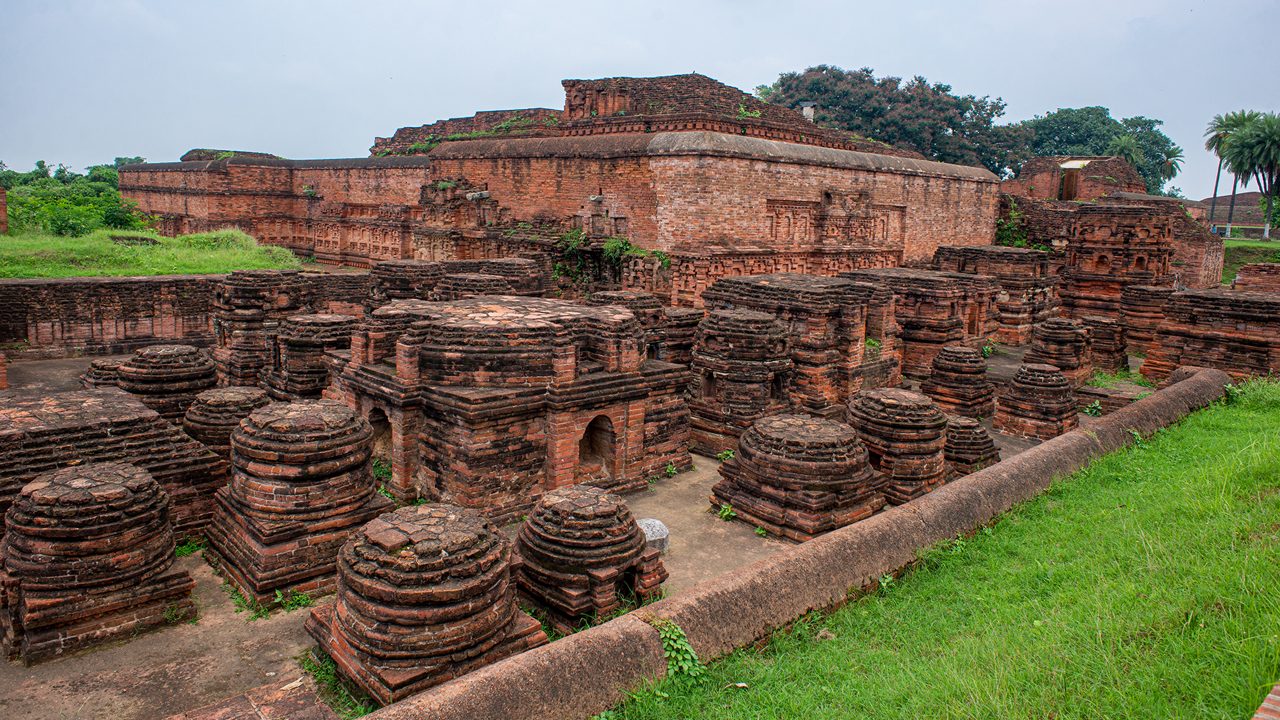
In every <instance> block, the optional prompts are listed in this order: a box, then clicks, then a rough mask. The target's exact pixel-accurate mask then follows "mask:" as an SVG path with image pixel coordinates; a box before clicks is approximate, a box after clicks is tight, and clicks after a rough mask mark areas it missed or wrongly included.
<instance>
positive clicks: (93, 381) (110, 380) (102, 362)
mask: <svg viewBox="0 0 1280 720" xmlns="http://www.w3.org/2000/svg"><path fill="white" fill-rule="evenodd" d="M123 362H124V360H123V359H121V358H97V359H96V360H92V361H90V363H89V367H88V368H87V369H86V370H85V371H84V372H83V373H80V387H83V388H85V389H86V390H92V389H94V388H100V387H105V386H108V385H110V386H113V387H114V386H116V384H117V383H118V382H119V381H120V364H121V363H123Z"/></svg>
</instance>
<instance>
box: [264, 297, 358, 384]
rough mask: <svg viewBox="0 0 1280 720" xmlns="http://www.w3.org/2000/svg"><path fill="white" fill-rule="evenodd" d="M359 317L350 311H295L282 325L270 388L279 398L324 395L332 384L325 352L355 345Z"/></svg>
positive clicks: (269, 376)
mask: <svg viewBox="0 0 1280 720" xmlns="http://www.w3.org/2000/svg"><path fill="white" fill-rule="evenodd" d="M355 325H356V319H355V318H354V317H351V316H350V315H334V314H322V315H291V316H289V317H287V318H285V319H284V320H283V321H282V322H281V323H280V325H279V328H278V330H277V332H276V339H275V353H274V355H273V356H272V363H271V369H270V370H268V371H267V372H266V373H265V378H264V384H265V385H266V388H267V392H268V393H270V395H271V397H272V398H275V399H276V400H307V399H315V398H318V397H320V394H321V393H323V392H324V389H325V388H326V387H328V385H329V366H328V365H327V364H326V361H325V353H326V352H327V351H329V350H339V349H343V348H347V347H350V346H351V333H352V331H353V330H354V329H355Z"/></svg>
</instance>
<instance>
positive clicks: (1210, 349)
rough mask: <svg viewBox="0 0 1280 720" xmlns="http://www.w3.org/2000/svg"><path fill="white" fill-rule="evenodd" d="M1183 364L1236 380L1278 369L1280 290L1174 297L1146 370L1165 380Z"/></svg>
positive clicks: (1150, 375)
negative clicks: (1226, 375) (1227, 375)
mask: <svg viewBox="0 0 1280 720" xmlns="http://www.w3.org/2000/svg"><path fill="white" fill-rule="evenodd" d="M1181 365H1194V366H1198V367H1211V368H1218V369H1221V370H1225V371H1227V372H1229V373H1231V374H1232V375H1233V376H1235V377H1238V378H1243V377H1248V376H1251V375H1268V374H1274V373H1276V372H1280V294H1275V293H1256V292H1240V291H1236V290H1196V291H1188V292H1177V293H1173V294H1172V295H1170V296H1169V300H1168V303H1167V305H1166V306H1165V313H1164V319H1163V320H1161V322H1160V325H1159V326H1158V327H1157V328H1156V331H1155V338H1154V339H1153V340H1152V343H1151V349H1150V350H1149V351H1148V352H1147V358H1146V360H1145V361H1144V362H1143V363H1142V374H1143V375H1145V376H1147V377H1148V378H1151V379H1152V380H1164V379H1165V378H1166V377H1168V376H1169V374H1170V373H1172V372H1173V371H1174V370H1175V369H1177V368H1178V367H1179V366H1181Z"/></svg>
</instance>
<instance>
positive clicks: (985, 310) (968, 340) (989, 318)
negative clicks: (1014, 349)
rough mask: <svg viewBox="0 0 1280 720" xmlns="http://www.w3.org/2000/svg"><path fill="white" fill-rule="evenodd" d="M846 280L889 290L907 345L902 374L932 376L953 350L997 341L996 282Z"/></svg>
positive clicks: (969, 278) (958, 276) (950, 276)
mask: <svg viewBox="0 0 1280 720" xmlns="http://www.w3.org/2000/svg"><path fill="white" fill-rule="evenodd" d="M841 277H848V278H852V279H855V280H860V281H864V282H871V283H881V284H884V285H886V286H888V287H889V288H890V289H891V290H893V293H894V318H895V320H896V321H897V324H898V327H899V328H900V332H899V337H900V339H901V341H902V374H903V375H906V376H907V377H912V378H925V377H928V376H929V372H930V371H931V366H932V364H933V356H934V355H937V354H938V351H940V350H941V349H942V348H943V347H945V346H947V345H955V344H962V345H978V344H981V343H982V342H984V341H985V340H986V339H987V338H988V337H990V336H993V335H995V332H996V328H997V325H998V322H997V320H996V296H997V293H998V290H997V287H996V284H995V281H994V280H993V279H991V278H989V277H986V276H984V275H965V274H963V273H943V272H937V271H934V270H917V269H912V268H881V269H877V270H858V271H854V272H847V273H842V274H841Z"/></svg>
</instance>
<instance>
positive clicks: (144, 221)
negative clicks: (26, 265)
mask: <svg viewBox="0 0 1280 720" xmlns="http://www.w3.org/2000/svg"><path fill="white" fill-rule="evenodd" d="M141 161H142V158H139V157H131V158H125V157H119V158H116V160H115V162H114V163H113V164H111V165H94V166H92V167H89V168H88V170H87V172H86V173H85V174H80V173H77V172H73V171H72V170H70V169H68V168H67V167H66V166H65V165H59V166H58V167H57V168H56V169H55V168H50V167H49V165H47V164H46V163H45V162H44V161H43V160H41V161H39V162H37V163H36V166H35V168H34V169H32V170H29V171H27V172H18V171H16V170H10V169H8V168H6V167H5V165H4V163H2V162H0V187H4V188H5V189H6V190H8V193H9V194H8V210H9V233H10V234H13V235H19V234H23V233H47V234H50V235H63V236H73V237H78V236H81V235H86V234H88V233H90V232H92V231H94V230H97V229H98V228H112V229H117V230H141V229H143V228H145V227H147V225H148V218H147V217H146V216H145V215H143V214H142V213H140V212H138V209H137V204H136V203H134V202H133V201H132V200H126V199H124V198H122V197H120V190H119V168H120V167H121V166H122V165H127V164H130V163H133V162H141Z"/></svg>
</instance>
